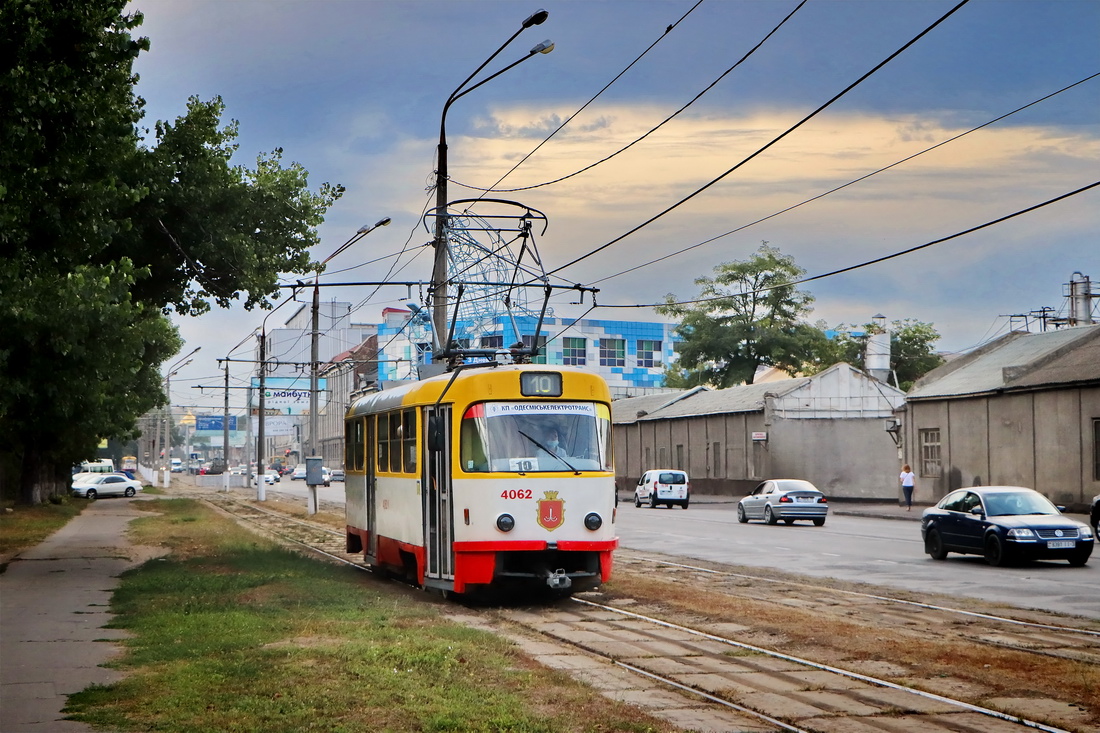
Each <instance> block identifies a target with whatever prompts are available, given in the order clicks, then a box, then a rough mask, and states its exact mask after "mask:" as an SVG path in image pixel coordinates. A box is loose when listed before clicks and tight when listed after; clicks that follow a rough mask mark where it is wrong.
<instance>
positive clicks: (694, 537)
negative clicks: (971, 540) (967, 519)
mask: <svg viewBox="0 0 1100 733" xmlns="http://www.w3.org/2000/svg"><path fill="white" fill-rule="evenodd" d="M618 517H619V518H618V526H619V538H620V542H621V545H622V547H625V548H629V549H632V550H653V551H655V552H660V553H662V554H668V555H677V556H681V557H687V558H699V559H704V560H712V561H715V562H723V563H732V564H737V565H745V566H750V567H769V568H775V569H778V570H783V571H786V572H792V573H800V574H803V575H807V576H810V577H828V578H838V579H841V580H848V581H860V582H864V583H873V584H875V585H882V586H888V587H893V588H900V589H905V590H911V591H926V592H935V593H946V594H950V595H956V596H964V597H971V598H980V599H983V600H988V601H995V602H1000V603H1007V604H1011V605H1014V606H1021V607H1025V608H1041V609H1044V610H1048V611H1055V612H1058V613H1068V614H1075V615H1081V616H1089V617H1092V618H1100V567H1098V566H1097V563H1100V553H1097V554H1096V555H1094V560H1092V561H1090V564H1089V565H1086V566H1085V567H1083V568H1074V567H1070V565H1069V564H1068V563H1066V562H1042V563H1034V564H1032V565H1027V566H1023V567H1014V568H1012V567H1010V568H994V567H990V566H988V565H986V564H985V561H984V560H983V559H982V558H980V557H977V556H971V555H966V556H963V555H950V556H948V559H947V560H945V561H936V560H932V559H931V558H930V557H928V555H925V554H924V545H923V543H922V542H921V538H920V524H919V522H915V521H908V522H907V521H897V520H894V519H877V518H872V517H855V516H843V515H839V514H838V515H834V516H831V517H829V519H828V521H827V522H826V523H825V526H824V527H814V526H813V525H812V524H810V523H808V522H798V523H796V524H794V525H790V526H788V525H785V524H778V525H774V526H768V525H765V524H762V523H760V522H750V523H748V524H739V523H738V522H737V516H736V514H735V513H734V512H732V511H729V507H728V506H725V507H718V506H716V507H714V508H708V507H707V506H706V505H705V504H692V507H691V509H688V510H687V511H683V510H681V509H664V508H661V509H649V508H648V507H642V508H641V509H636V508H635V507H634V506H633V504H626V503H623V504H620V505H619V515H618Z"/></svg>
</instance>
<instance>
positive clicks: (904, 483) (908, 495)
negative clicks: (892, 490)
mask: <svg viewBox="0 0 1100 733" xmlns="http://www.w3.org/2000/svg"><path fill="white" fill-rule="evenodd" d="M898 480H899V481H901V491H902V493H903V494H905V511H907V512H911V511H913V484H914V483H915V482H916V480H917V477H916V476H915V475H913V469H911V468H909V464H908V463H906V464H905V465H904V466H902V467H901V475H900V476H898Z"/></svg>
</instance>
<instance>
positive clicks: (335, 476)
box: [329, 467, 344, 481]
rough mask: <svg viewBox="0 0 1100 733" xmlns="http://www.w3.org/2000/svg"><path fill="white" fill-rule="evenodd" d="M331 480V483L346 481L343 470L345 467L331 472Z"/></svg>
mask: <svg viewBox="0 0 1100 733" xmlns="http://www.w3.org/2000/svg"><path fill="white" fill-rule="evenodd" d="M329 480H331V481H343V480H344V469H343V467H340V468H334V469H332V470H331V471H329Z"/></svg>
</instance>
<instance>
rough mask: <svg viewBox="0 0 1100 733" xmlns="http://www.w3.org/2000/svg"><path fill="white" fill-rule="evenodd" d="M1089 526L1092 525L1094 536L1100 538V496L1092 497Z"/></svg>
mask: <svg viewBox="0 0 1100 733" xmlns="http://www.w3.org/2000/svg"><path fill="white" fill-rule="evenodd" d="M1089 524H1091V525H1092V536H1093V537H1100V494H1097V495H1096V496H1094V497H1092V513H1091V514H1090V515H1089Z"/></svg>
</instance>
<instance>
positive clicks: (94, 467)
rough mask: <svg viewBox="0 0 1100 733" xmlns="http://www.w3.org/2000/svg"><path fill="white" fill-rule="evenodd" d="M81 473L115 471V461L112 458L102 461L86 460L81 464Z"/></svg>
mask: <svg viewBox="0 0 1100 733" xmlns="http://www.w3.org/2000/svg"><path fill="white" fill-rule="evenodd" d="M80 472H81V473H114V472H115V462H114V461H113V460H111V459H110V458H104V459H103V460H100V461H84V462H83V463H81V464H80Z"/></svg>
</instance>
